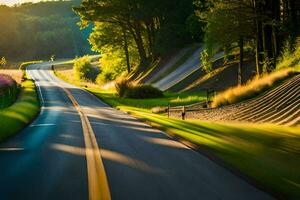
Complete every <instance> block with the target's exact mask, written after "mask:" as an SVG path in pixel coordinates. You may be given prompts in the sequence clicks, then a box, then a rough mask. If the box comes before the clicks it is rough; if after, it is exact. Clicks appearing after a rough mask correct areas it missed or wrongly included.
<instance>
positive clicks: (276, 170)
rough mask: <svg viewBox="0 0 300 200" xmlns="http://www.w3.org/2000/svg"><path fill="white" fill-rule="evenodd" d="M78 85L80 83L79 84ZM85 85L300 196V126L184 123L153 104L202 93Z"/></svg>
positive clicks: (119, 106) (178, 101)
mask: <svg viewBox="0 0 300 200" xmlns="http://www.w3.org/2000/svg"><path fill="white" fill-rule="evenodd" d="M281 73H283V74H285V75H286V73H287V74H288V72H282V71H281V72H279V74H280V77H281V76H282V74H281ZM276 76H279V75H276ZM269 78H270V77H269ZM269 78H268V79H269ZM268 81H270V80H265V81H263V83H267V82H268ZM76 84H77V85H80V84H79V83H78V82H77V83H76ZM253 87H254V86H253ZM86 89H87V90H88V91H90V92H92V93H93V94H95V95H96V96H97V97H99V98H100V99H102V100H103V101H104V102H106V103H108V104H110V105H112V106H113V107H115V108H117V109H120V110H123V111H125V112H128V113H130V114H132V115H134V116H136V117H137V118H140V119H143V120H145V121H146V122H147V123H149V124H151V125H152V126H154V127H156V128H158V129H161V130H163V131H165V132H166V133H168V134H170V135H175V136H179V137H181V138H184V139H185V140H188V141H190V142H192V143H194V144H197V145H198V146H200V151H201V149H205V150H207V151H209V152H211V153H213V154H214V155H215V156H217V157H219V158H221V159H223V160H224V162H225V163H227V164H228V165H230V166H232V167H234V168H235V169H238V170H239V171H241V172H242V173H244V174H246V175H248V176H249V177H252V178H253V179H254V180H256V181H257V182H258V183H259V184H261V185H263V186H264V187H266V188H269V189H271V190H273V191H275V192H277V193H280V194H284V196H285V197H287V198H294V199H297V198H300V187H299V185H300V169H299V166H300V156H299V155H300V129H299V127H284V126H276V125H272V124H260V125H257V124H240V123H236V124H230V123H226V124H224V123H212V122H203V121H197V120H187V121H182V120H178V119H174V118H167V117H166V116H165V115H159V114H154V113H152V112H151V110H150V108H151V107H153V106H166V105H168V104H171V105H173V106H175V105H182V104H185V103H187V104H190V103H192V102H193V101H200V100H204V95H203V94H202V95H201V94H198V96H197V94H196V95H195V96H193V95H191V94H180V95H178V94H172V93H166V98H161V99H147V100H137V99H126V98H118V97H117V96H116V95H115V91H113V90H102V89H100V88H96V87H88V88H86Z"/></svg>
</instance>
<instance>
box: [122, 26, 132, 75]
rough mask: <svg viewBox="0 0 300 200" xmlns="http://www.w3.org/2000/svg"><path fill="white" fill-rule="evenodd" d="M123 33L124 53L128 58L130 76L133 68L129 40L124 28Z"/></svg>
mask: <svg viewBox="0 0 300 200" xmlns="http://www.w3.org/2000/svg"><path fill="white" fill-rule="evenodd" d="M122 31H123V39H124V52H125V56H126V65H127V72H128V74H129V73H130V72H131V67H130V58H129V51H128V40H127V36H126V31H125V30H124V28H122Z"/></svg>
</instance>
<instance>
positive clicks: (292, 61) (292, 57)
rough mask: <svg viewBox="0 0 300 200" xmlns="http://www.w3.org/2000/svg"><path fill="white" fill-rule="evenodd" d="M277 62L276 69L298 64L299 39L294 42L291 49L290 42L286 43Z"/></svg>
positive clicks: (299, 53) (299, 61)
mask: <svg viewBox="0 0 300 200" xmlns="http://www.w3.org/2000/svg"><path fill="white" fill-rule="evenodd" d="M277 62H278V64H277V66H276V67H277V69H282V68H287V67H294V66H296V65H298V64H299V63H300V38H298V39H297V40H296V44H295V47H293V45H292V44H291V42H290V40H287V41H286V43H285V45H284V47H283V50H282V52H281V56H280V57H279V59H278V61H277Z"/></svg>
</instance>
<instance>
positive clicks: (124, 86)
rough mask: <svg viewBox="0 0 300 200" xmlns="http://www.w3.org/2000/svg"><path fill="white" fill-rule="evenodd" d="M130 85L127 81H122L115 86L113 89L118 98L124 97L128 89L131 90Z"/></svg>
mask: <svg viewBox="0 0 300 200" xmlns="http://www.w3.org/2000/svg"><path fill="white" fill-rule="evenodd" d="M131 87H132V86H131V84H130V82H129V81H128V80H126V79H123V80H121V81H119V82H117V83H116V84H115V88H116V91H117V94H118V96H119V97H125V94H126V92H127V90H129V88H131Z"/></svg>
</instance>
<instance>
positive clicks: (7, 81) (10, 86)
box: [0, 74, 18, 109]
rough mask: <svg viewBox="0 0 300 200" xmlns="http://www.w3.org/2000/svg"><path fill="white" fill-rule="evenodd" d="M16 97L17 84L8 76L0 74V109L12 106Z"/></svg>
mask: <svg viewBox="0 0 300 200" xmlns="http://www.w3.org/2000/svg"><path fill="white" fill-rule="evenodd" d="M17 97H18V85H17V82H16V81H15V80H14V79H13V78H12V77H10V76H8V75H5V74H0V109H2V108H6V107H9V106H10V105H12V104H13V103H14V102H15V101H16V99H17Z"/></svg>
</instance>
